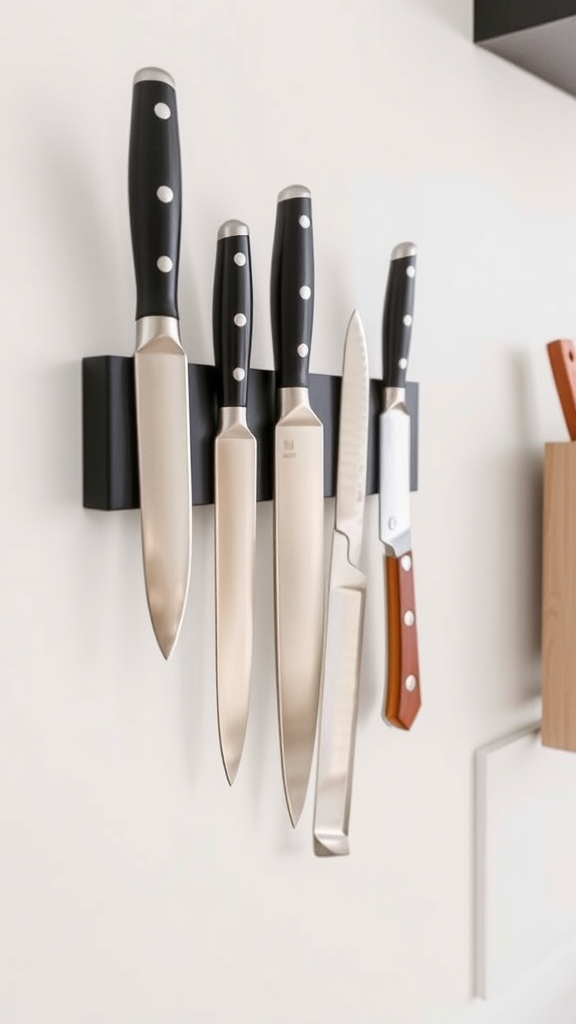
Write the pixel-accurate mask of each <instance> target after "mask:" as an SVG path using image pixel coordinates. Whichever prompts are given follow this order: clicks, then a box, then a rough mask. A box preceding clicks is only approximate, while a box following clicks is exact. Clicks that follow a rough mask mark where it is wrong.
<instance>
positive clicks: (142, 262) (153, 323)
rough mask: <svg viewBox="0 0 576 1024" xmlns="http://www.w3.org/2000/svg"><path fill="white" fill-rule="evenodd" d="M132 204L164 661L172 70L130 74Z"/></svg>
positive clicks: (179, 556) (172, 265)
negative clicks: (131, 80) (131, 84)
mask: <svg viewBox="0 0 576 1024" xmlns="http://www.w3.org/2000/svg"><path fill="white" fill-rule="evenodd" d="M128 185H129V205H130V227H131V233H132V249H133V255H134V268H135V275H136V292H137V300H136V352H135V355H134V370H135V383H136V418H137V433H138V471H139V480H140V508H141V522H142V550H143V559H144V577H145V583H146V596H147V599H148V607H149V610H150V616H151V619H152V625H153V628H154V632H155V634H156V638H157V640H158V644H159V646H160V649H161V651H162V654H163V655H164V657H165V658H168V657H169V655H170V653H171V652H172V649H173V647H174V644H175V643H176V639H177V637H178V633H179V631H180V626H181V623H182V618H183V615H184V609H185V606H186V598H187V594H188V584H189V579H190V560H191V548H192V495H191V473H190V427H189V407H188V363H187V359H186V354H185V352H184V349H183V348H182V344H181V342H180V331H179V319H178V299H177V286H178V263H179V255H180V225H181V208H182V184H181V170H180V143H179V136H178V118H177V110H176V91H175V88H174V80H173V79H172V77H171V75H169V74H168V73H167V72H166V71H163V70H162V69H160V68H143V69H142V70H140V71H138V72H137V74H136V75H135V77H134V87H133V95H132V118H131V125H130V154H129V170H128Z"/></svg>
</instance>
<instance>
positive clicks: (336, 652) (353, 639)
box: [314, 530, 366, 857]
mask: <svg viewBox="0 0 576 1024" xmlns="http://www.w3.org/2000/svg"><path fill="white" fill-rule="evenodd" d="M365 595H366V576H365V575H364V573H363V572H360V570H359V569H357V568H356V567H355V566H353V565H350V563H349V561H348V539H347V538H346V537H345V536H344V535H343V534H341V533H339V532H338V530H334V533H333V538H332V559H331V567H330V590H329V596H328V620H327V627H326V648H325V654H324V661H323V671H322V689H321V708H322V711H321V718H320V738H319V743H318V761H317V776H316V802H315V807H314V852H315V853H316V854H317V855H318V856H324V857H329V856H343V855H345V854H347V853H348V852H349V845H348V826H349V820H350V799H351V793H352V772H353V764H354V746H355V739H356V722H357V716H358V685H359V681H360V662H361V654H362V635H363V627H364V606H365Z"/></svg>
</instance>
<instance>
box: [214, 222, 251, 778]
mask: <svg viewBox="0 0 576 1024" xmlns="http://www.w3.org/2000/svg"><path fill="white" fill-rule="evenodd" d="M212 313H213V333H214V354H215V361H216V371H217V390H218V408H219V415H218V433H217V435H216V439H215V442H214V479H215V490H214V542H215V562H216V695H217V702H218V732H219V736H220V749H221V752H222V760H223V762H224V769H225V771H226V777H227V779H228V782H229V783H230V785H232V783H233V782H234V779H235V778H236V772H237V771H238V765H239V763H240V758H241V756H242V749H243V746H244V739H245V736H246V725H247V721H248V707H249V702H250V675H251V668H252V633H253V618H254V551H255V538H256V439H255V437H254V436H253V434H252V433H251V431H250V430H249V428H248V425H247V423H246V400H247V394H248V367H249V364H250V347H251V342H252V271H251V262H250V238H249V234H248V228H247V227H246V225H245V224H242V223H241V222H240V221H237V220H229V221H226V223H225V224H223V225H222V227H221V228H220V231H219V232H218V243H217V248H216V269H215V274H214V295H213V308H212Z"/></svg>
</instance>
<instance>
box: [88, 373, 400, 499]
mask: <svg viewBox="0 0 576 1024" xmlns="http://www.w3.org/2000/svg"><path fill="white" fill-rule="evenodd" d="M188 381H189V393H190V444H191V461H192V497H193V502H194V504H195V505H210V504H212V502H213V501H214V437H215V435H216V430H217V400H216V371H215V368H214V367H213V366H208V365H203V364H199V363H189V364H188ZM341 384H342V381H341V378H340V377H334V376H330V375H328V374H314V373H313V374H310V402H311V405H312V408H313V409H314V411H315V413H316V415H317V416H318V417H319V418H320V419H321V420H322V423H323V424H324V496H325V497H327V498H328V497H332V496H333V495H334V494H335V491H336V460H337V455H338V421H339V412H340V389H341ZM406 400H407V405H408V411H409V413H410V419H411V423H412V432H411V433H412V451H411V465H410V468H411V479H410V487H411V489H412V490H413V491H415V490H417V489H418V384H416V383H414V382H412V381H409V382H408V383H407V384H406ZM381 411H382V382H381V381H380V380H371V381H370V425H369V434H368V465H367V473H366V493H367V494H377V493H378V467H379V451H378V448H379V445H378V438H379V430H378V420H379V416H380V413H381ZM247 419H248V425H249V426H250V429H251V430H252V432H253V433H254V435H255V437H256V440H257V442H258V481H257V497H258V501H270V500H271V498H272V492H273V466H274V425H275V422H276V387H275V374H274V372H273V371H272V370H255V369H250V371H249V385H248V407H247ZM82 430H83V505H84V507H85V508H94V509H101V510H103V511H113V510H118V509H124V508H138V507H139V493H138V463H137V447H136V406H135V399H134V361H133V359H132V358H131V357H128V356H90V357H88V358H86V359H83V360H82Z"/></svg>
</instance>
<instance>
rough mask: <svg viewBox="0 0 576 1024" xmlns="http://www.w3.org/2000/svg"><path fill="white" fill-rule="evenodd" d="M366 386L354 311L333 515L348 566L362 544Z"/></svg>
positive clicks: (346, 360) (361, 330)
mask: <svg viewBox="0 0 576 1024" xmlns="http://www.w3.org/2000/svg"><path fill="white" fill-rule="evenodd" d="M369 387H370V379H369V374H368V351H367V348H366V338H365V335H364V328H363V326H362V320H361V319H360V315H359V313H358V312H357V311H354V313H353V314H352V316H351V318H350V322H349V324H348V330H347V332H346V340H345V343H344V360H343V367H342V391H341V396H340V425H339V433H338V463H337V476H336V480H337V484H336V516H335V527H336V529H337V530H339V531H340V532H341V533H344V534H345V535H346V536H347V537H348V541H349V545H350V549H349V553H348V557H349V561H350V562H351V563H352V565H357V564H358V561H359V559H360V550H361V546H362V527H363V522H364V503H365V498H366V463H367V458H368V445H367V439H368V415H369V406H370V395H369Z"/></svg>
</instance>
